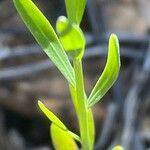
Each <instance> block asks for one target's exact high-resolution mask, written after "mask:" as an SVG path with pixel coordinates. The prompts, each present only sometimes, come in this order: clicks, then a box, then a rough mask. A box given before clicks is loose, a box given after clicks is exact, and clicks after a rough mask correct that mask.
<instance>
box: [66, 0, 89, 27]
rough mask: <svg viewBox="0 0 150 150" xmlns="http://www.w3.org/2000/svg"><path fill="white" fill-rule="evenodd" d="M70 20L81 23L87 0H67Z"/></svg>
mask: <svg viewBox="0 0 150 150" xmlns="http://www.w3.org/2000/svg"><path fill="white" fill-rule="evenodd" d="M65 3H66V10H67V16H68V18H69V21H71V22H72V23H75V24H78V25H79V24H80V22H81V20H82V16H83V13H84V10H85V5H86V0H65Z"/></svg>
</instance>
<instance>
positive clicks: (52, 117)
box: [38, 101, 67, 130]
mask: <svg viewBox="0 0 150 150" xmlns="http://www.w3.org/2000/svg"><path fill="white" fill-rule="evenodd" d="M38 105H39V108H40V109H41V110H42V112H43V113H44V114H45V115H46V116H47V118H48V119H49V120H50V121H51V122H53V123H54V124H55V125H57V126H58V127H59V128H62V129H64V130H67V128H66V127H65V125H64V124H63V123H62V122H61V121H60V119H59V118H58V117H57V116H55V115H54V114H53V113H52V112H51V111H50V110H49V109H47V108H46V107H45V106H44V104H43V103H42V102H41V101H38Z"/></svg>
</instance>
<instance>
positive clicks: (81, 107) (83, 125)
mask: <svg viewBox="0 0 150 150" xmlns="http://www.w3.org/2000/svg"><path fill="white" fill-rule="evenodd" d="M73 64H74V70H75V80H76V96H77V101H78V104H77V105H78V108H77V111H78V112H77V116H78V120H79V128H80V136H81V140H82V150H91V146H90V137H89V125H88V109H87V107H86V96H85V90H84V81H83V71H82V62H81V61H79V60H74V61H73Z"/></svg>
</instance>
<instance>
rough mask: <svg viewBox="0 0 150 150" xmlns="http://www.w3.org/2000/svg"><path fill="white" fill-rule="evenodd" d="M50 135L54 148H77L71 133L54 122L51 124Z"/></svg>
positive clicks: (66, 149) (57, 149)
mask: <svg viewBox="0 0 150 150" xmlns="http://www.w3.org/2000/svg"><path fill="white" fill-rule="evenodd" d="M51 137H52V141H53V145H54V148H55V149H56V150H78V147H77V145H76V143H75V141H74V140H73V138H72V137H71V135H70V134H69V133H68V132H67V131H65V130H62V129H61V128H59V127H58V126H56V125H55V124H54V123H52V124H51Z"/></svg>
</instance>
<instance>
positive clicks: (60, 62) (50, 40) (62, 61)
mask: <svg viewBox="0 0 150 150" xmlns="http://www.w3.org/2000/svg"><path fill="white" fill-rule="evenodd" d="M13 2H14V4H15V7H16V9H17V11H18V13H19V14H20V16H21V18H22V20H23V21H24V23H25V24H26V26H27V27H28V29H29V30H30V32H31V33H32V34H33V36H34V38H35V39H36V41H37V42H38V43H39V45H40V46H41V48H42V49H43V50H44V51H45V53H46V54H47V55H48V56H49V58H50V59H51V60H52V61H53V63H54V64H55V65H56V66H57V68H58V69H59V70H60V72H61V73H62V74H63V75H64V76H65V78H66V79H67V80H68V82H69V83H71V84H72V85H73V86H75V79H74V70H73V68H72V66H71V64H70V62H69V59H68V57H67V55H66V53H65V51H64V49H63V47H62V45H61V43H60V41H59V39H58V37H57V35H56V33H55V31H54V30H53V28H52V26H51V24H50V23H49V22H48V20H47V19H46V18H45V16H44V15H43V14H42V12H41V11H40V10H39V9H38V8H37V7H36V5H35V4H34V3H33V2H32V0H13Z"/></svg>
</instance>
